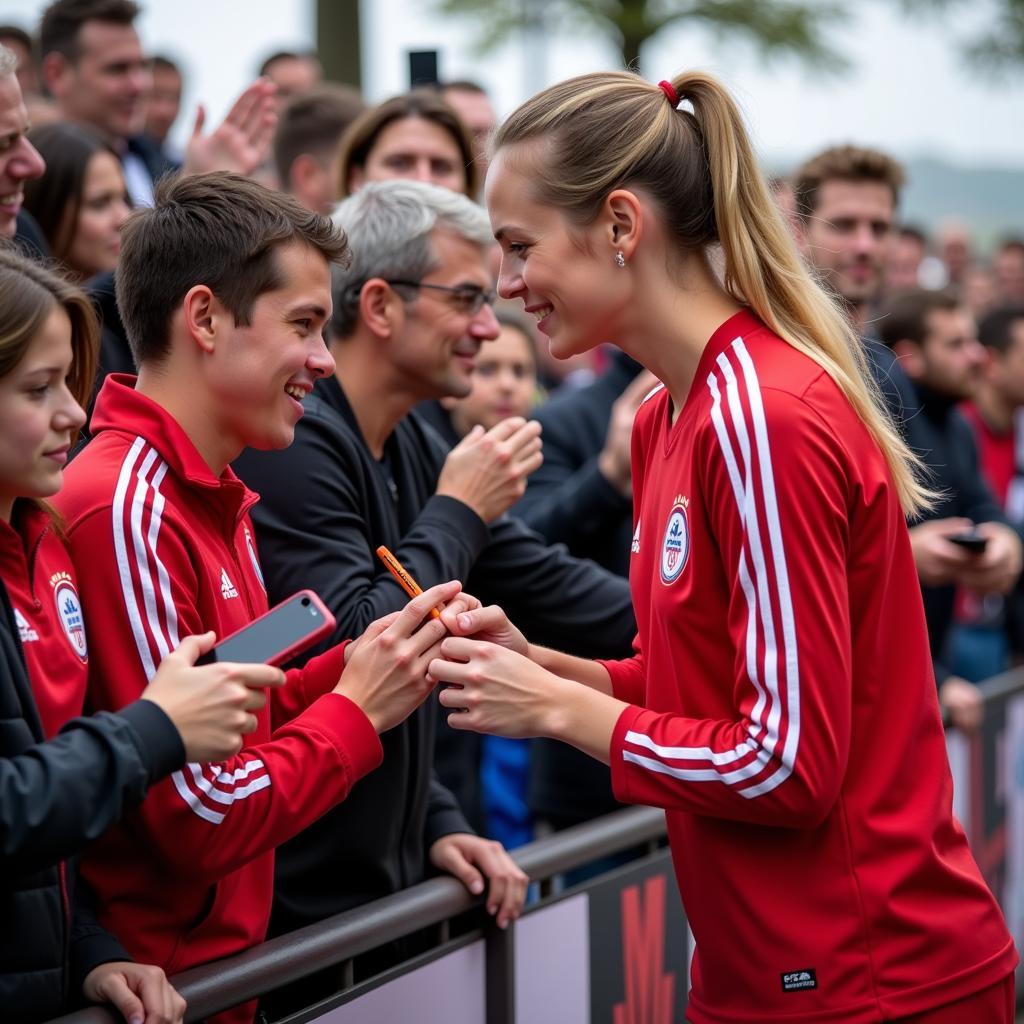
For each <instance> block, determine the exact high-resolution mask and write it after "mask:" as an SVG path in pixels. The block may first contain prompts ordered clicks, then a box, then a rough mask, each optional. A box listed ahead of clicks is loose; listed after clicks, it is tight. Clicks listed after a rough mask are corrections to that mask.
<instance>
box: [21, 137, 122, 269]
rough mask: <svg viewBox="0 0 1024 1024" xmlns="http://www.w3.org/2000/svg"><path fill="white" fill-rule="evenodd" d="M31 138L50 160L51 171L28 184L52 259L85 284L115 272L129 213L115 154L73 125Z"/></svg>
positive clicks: (29, 204) (28, 199) (29, 201)
mask: <svg viewBox="0 0 1024 1024" xmlns="http://www.w3.org/2000/svg"><path fill="white" fill-rule="evenodd" d="M29 140H30V141H31V142H32V144H33V145H34V146H35V147H36V149H37V150H38V151H39V154H40V155H41V156H42V157H43V159H44V160H45V161H46V173H45V174H44V175H43V176H42V177H41V178H36V179H35V180H34V181H31V182H29V183H28V184H27V185H26V187H25V208H26V209H27V210H28V211H29V213H31V214H32V216H33V217H35V219H36V222H37V223H38V224H39V227H40V228H41V229H42V232H43V234H44V235H45V237H46V241H47V244H48V245H49V249H50V253H51V255H52V256H53V257H54V258H56V259H58V260H60V262H61V263H63V264H64V266H65V267H66V268H67V269H68V270H69V271H71V273H72V274H73V275H74V276H75V277H77V278H79V279H81V280H87V279H88V278H90V277H93V276H95V275H96V274H100V273H102V272H104V271H108V270H113V269H114V268H115V267H116V266H117V259H118V256H119V255H120V254H121V225H122V224H123V223H124V222H125V220H127V218H128V213H129V205H128V194H127V192H126V190H125V186H124V175H123V174H122V173H121V163H120V161H119V160H118V159H117V156H116V154H115V153H114V151H113V150H112V149H111V148H110V146H108V145H107V144H106V143H105V142H102V141H101V140H100V139H98V138H97V137H96V136H95V135H93V134H92V133H91V132H89V131H86V129H84V128H80V127H79V126H78V125H73V124H48V125H44V126H43V127H42V128H33V129H32V131H31V132H29Z"/></svg>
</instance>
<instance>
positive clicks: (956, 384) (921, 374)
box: [894, 308, 987, 399]
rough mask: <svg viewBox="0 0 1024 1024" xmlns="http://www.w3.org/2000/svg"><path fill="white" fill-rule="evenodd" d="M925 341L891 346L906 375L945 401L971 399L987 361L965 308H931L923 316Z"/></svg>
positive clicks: (905, 342)
mask: <svg viewBox="0 0 1024 1024" xmlns="http://www.w3.org/2000/svg"><path fill="white" fill-rule="evenodd" d="M925 328H926V333H925V337H924V342H923V343H922V344H921V345H917V344H915V343H913V342H907V341H902V342H898V343H897V345H896V346H894V350H895V351H896V354H897V355H898V356H899V357H900V362H901V364H902V365H903V368H904V369H905V370H906V372H907V375H908V376H909V377H911V378H912V379H913V380H915V381H917V382H918V383H919V384H922V385H923V386H924V387H926V388H928V389H930V390H931V391H934V392H936V393H937V394H940V395H944V396H946V397H947V398H952V399H961V398H970V397H971V396H972V395H973V394H974V393H975V391H976V389H977V387H978V381H979V379H980V377H981V374H982V370H983V368H984V365H985V362H986V360H987V354H986V352H985V349H984V348H983V347H982V345H981V343H980V342H979V341H978V338H977V334H976V332H975V328H974V320H973V319H972V317H971V315H970V314H969V313H968V312H967V310H966V309H963V308H960V309H933V310H931V311H930V312H929V313H928V314H927V315H926V316H925Z"/></svg>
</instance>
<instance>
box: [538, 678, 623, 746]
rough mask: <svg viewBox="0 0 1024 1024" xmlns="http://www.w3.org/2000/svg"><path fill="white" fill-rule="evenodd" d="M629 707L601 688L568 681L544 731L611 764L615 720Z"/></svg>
mask: <svg viewBox="0 0 1024 1024" xmlns="http://www.w3.org/2000/svg"><path fill="white" fill-rule="evenodd" d="M597 667H598V668H600V666H597ZM605 676H606V678H607V673H605ZM627 707H629V705H628V704H626V703H624V702H623V701H621V700H616V699H615V698H614V697H611V696H608V695H607V694H606V693H601V692H599V691H598V690H597V689H594V688H591V687H589V686H586V685H583V686H581V685H578V684H573V683H571V682H568V681H566V682H565V684H564V686H563V687H560V692H559V694H558V697H557V700H556V701H555V703H554V704H553V705H552V707H551V709H550V711H549V713H548V714H547V716H546V722H545V728H544V733H545V735H547V736H548V737H550V738H551V739H555V740H561V741H562V742H563V743H571V744H572V745H573V746H574V747H577V748H578V749H579V750H582V751H583V753H584V754H589V755H590V756H591V757H593V758H596V759H597V760H598V761H600V762H601V763H602V764H608V763H609V762H610V760H611V745H612V733H613V732H614V731H615V723H616V722H618V720H619V716H620V715H621V714H622V712H623V711H625V710H626V708H627Z"/></svg>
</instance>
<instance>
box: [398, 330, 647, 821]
mask: <svg viewBox="0 0 1024 1024" xmlns="http://www.w3.org/2000/svg"><path fill="white" fill-rule="evenodd" d="M641 369H642V367H641V366H640V364H639V363H638V362H636V360H634V359H631V358H630V357H629V356H627V355H626V354H625V353H624V352H620V351H618V350H616V351H615V353H614V354H613V356H612V362H611V365H610V366H609V367H608V369H607V370H605V372H604V373H603V374H602V375H601V376H600V377H598V378H597V380H595V381H594V382H593V383H591V384H587V385H586V386H584V387H581V388H570V389H566V390H563V391H561V392H556V393H555V395H554V396H553V397H552V398H551V399H550V400H549V401H548V402H547V403H546V404H544V405H542V406H540V407H539V408H538V409H535V410H534V412H533V414H532V415H533V418H534V419H536V420H538V421H539V422H540V424H541V427H542V429H543V432H542V434H541V440H542V441H543V443H544V463H543V465H541V467H540V468H539V469H537V470H535V471H534V472H533V473H531V474H530V479H529V481H528V483H527V486H526V494H525V495H523V497H522V498H521V499H520V500H519V501H518V502H517V503H516V504H515V505H513V506H512V509H511V511H510V513H509V514H510V515H512V516H514V517H516V518H517V519H520V520H521V521H522V522H524V523H525V524H526V525H527V526H529V527H530V528H531V529H533V530H536V531H537V533H539V534H540V535H541V536H542V537H543V538H544V539H545V540H546V541H548V543H550V544H564V545H565V546H566V547H567V548H568V549H569V553H570V554H572V555H575V556H576V557H577V558H592V559H593V560H594V561H595V562H597V563H598V565H602V566H604V568H606V569H608V570H609V571H610V572H614V573H616V574H617V575H619V576H628V574H629V555H630V543H631V540H632V530H633V525H632V520H633V502H632V500H631V499H630V498H626V497H623V496H622V495H621V494H619V492H618V491H617V490H615V488H614V487H612V485H611V484H610V483H608V481H607V480H606V479H605V478H604V476H602V474H601V471H600V470H599V469H598V467H597V458H598V456H599V455H600V454H601V449H602V448H603V447H604V441H605V437H606V436H607V433H608V421H609V420H610V418H611V411H612V406H613V405H614V404H615V400H616V399H617V398H618V397H619V395H621V394H622V392H623V391H624V390H625V389H626V387H628V385H629V383H630V381H632V380H633V378H634V377H635V376H636V375H637V374H638V373H639V372H640V370H641ZM417 411H418V412H419V413H420V414H421V415H422V416H423V417H424V418H425V419H426V420H427V421H428V422H429V423H430V425H431V426H432V427H434V428H435V429H436V430H437V431H438V433H439V434H440V435H441V436H442V438H443V439H444V440H445V442H446V443H447V444H448V445H450V446H453V445H456V444H458V442H459V436H458V433H457V432H456V431H455V428H454V427H453V426H452V422H451V417H450V415H449V414H448V412H447V410H445V409H444V407H443V406H442V405H441V403H440V402H423V403H421V404H420V405H419V406H418V407H417ZM460 735H461V734H460ZM445 747H446V745H445V744H444V743H443V742H442V743H441V744H440V745H439V753H440V755H441V757H440V759H439V760H438V764H437V767H438V774H439V775H440V776H441V778H442V780H443V781H444V782H445V784H446V785H450V786H451V788H452V790H453V791H454V792H455V793H456V794H457V795H458V796H459V797H460V799H467V800H468V799H470V794H469V793H468V784H467V783H465V782H463V785H462V786H461V787H457V786H456V785H455V780H456V779H458V778H461V779H463V780H466V779H468V778H470V777H471V776H470V774H469V773H468V772H467V771H466V770H465V769H466V765H465V764H464V763H462V762H461V761H460V760H459V759H457V758H452V759H451V763H447V762H446V760H445V759H444V755H445V753H446V752H447V751H446V749H445ZM529 805H530V810H531V811H532V812H533V813H534V814H535V815H536V816H537V817H538V818H541V819H543V820H544V821H545V822H547V823H549V824H552V825H554V826H555V827H556V828H562V827H564V826H566V825H574V824H577V823H579V822H582V821H586V820H588V819H590V818H594V817H597V816H598V815H601V814H607V813H609V812H610V811H614V810H616V809H617V808H618V807H620V806H621V804H619V802H618V801H617V800H616V799H615V797H614V796H613V795H612V786H611V778H610V774H609V771H608V768H607V767H606V766H605V765H603V764H601V763H600V762H599V761H595V760H594V759H593V758H592V757H587V755H586V754H584V753H582V751H579V750H577V749H576V748H575V747H571V746H569V745H568V744H565V743H559V742H558V741H557V740H548V739H538V740H535V741H534V743H533V749H532V755H531V758H530V791H529ZM463 806H464V807H465V806H467V805H466V804H463Z"/></svg>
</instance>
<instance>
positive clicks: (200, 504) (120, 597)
mask: <svg viewBox="0 0 1024 1024" xmlns="http://www.w3.org/2000/svg"><path fill="white" fill-rule="evenodd" d="M133 384H134V381H133V379H132V378H131V377H124V376H116V375H115V376H112V377H109V378H108V379H107V380H106V382H105V383H104V385H103V388H102V390H101V392H100V395H99V397H98V399H97V402H96V407H95V410H94V412H93V418H92V429H93V432H94V435H95V436H94V437H93V439H92V441H90V443H89V444H88V445H87V446H86V447H85V449H84V450H83V451H82V453H81V454H80V455H79V456H78V457H77V458H76V459H75V460H74V461H73V462H72V463H71V465H70V466H69V467H68V469H67V471H66V473H65V480H64V486H63V488H62V490H61V492H60V495H59V497H58V500H57V502H56V504H57V506H58V508H59V510H60V512H61V513H62V514H63V516H64V517H65V520H66V527H65V529H66V534H67V542H68V546H69V548H70V550H71V554H72V558H73V560H74V563H75V568H76V570H77V577H78V582H79V588H80V591H81V595H82V602H83V604H84V606H85V609H86V614H87V615H88V620H89V639H90V651H89V664H90V675H89V700H90V703H91V705H92V707H93V708H94V709H117V708H120V707H123V706H124V705H125V704H128V703H130V702H131V701H133V700H135V699H137V698H138V696H139V694H140V693H141V692H142V690H143V689H144V688H145V686H146V684H147V682H148V681H149V679H150V678H151V677H152V675H153V674H154V672H155V670H156V666H157V665H158V664H159V663H160V659H161V658H162V657H163V656H164V655H166V654H167V652H168V651H170V650H171V649H173V648H174V647H175V646H176V645H177V644H178V642H179V640H180V639H181V638H183V637H185V636H187V635H189V634H192V633H201V632H203V631H205V630H208V629H213V630H215V631H216V632H217V635H218V636H221V637H223V636H226V635H228V634H229V633H232V632H234V631H235V630H236V629H238V628H239V627H241V626H243V625H245V624H246V623H248V622H250V621H251V620H252V619H254V618H255V617H256V616H257V615H260V614H261V613H262V612H264V611H266V609H267V598H266V593H265V591H264V588H263V581H262V577H261V574H260V567H259V562H258V559H257V555H256V546H255V542H254V540H253V527H252V524H251V522H250V520H249V516H248V510H249V508H250V507H251V506H252V505H253V503H254V502H255V501H256V500H257V497H256V495H255V494H253V493H252V492H251V491H249V490H247V489H246V488H245V486H244V485H243V484H242V483H241V481H239V480H238V478H237V477H236V476H235V475H234V474H233V473H232V472H231V470H230V469H228V470H226V471H225V472H224V474H223V475H222V476H221V477H220V478H218V477H216V476H214V475H213V473H212V472H211V470H210V469H209V467H208V466H207V465H206V463H205V462H204V461H203V459H202V457H201V456H200V455H199V453H198V451H197V450H196V448H195V446H194V445H193V444H192V442H191V441H190V440H189V438H188V436H187V435H186V434H185V432H184V431H183V430H182V429H181V427H180V426H179V425H178V423H177V422H176V421H175V420H174V419H173V418H172V417H171V416H170V415H169V414H168V413H167V412H166V411H165V410H164V409H163V408H162V407H160V406H159V405H157V404H156V403H155V402H153V401H151V400H150V399H148V398H146V397H145V396H143V395H140V394H139V393H138V392H136V391H135V390H134V388H133ZM343 647H344V645H339V646H338V647H335V648H333V649H332V650H330V651H328V652H326V653H325V654H322V655H320V656H319V657H317V658H314V659H312V660H311V661H310V662H309V663H308V664H307V665H306V667H305V668H303V669H301V670H296V671H292V672H289V673H288V682H287V683H286V685H285V686H284V687H283V688H281V689H279V690H274V691H271V698H270V702H269V705H268V708H267V709H264V710H263V711H261V712H258V713H257V719H258V722H259V724H258V727H257V729H256V731H255V732H254V733H253V734H251V736H249V737H248V745H247V746H246V747H245V748H244V749H243V750H242V751H241V752H240V753H239V754H238V755H236V756H235V757H233V758H231V759H230V760H228V761H225V762H223V763H220V764H189V765H187V766H186V767H185V768H184V769H183V770H182V771H178V772H175V773H174V774H173V775H172V776H171V778H169V779H166V780H164V781H163V782H161V783H159V784H158V785H156V786H154V787H153V788H152V789H151V790H150V792H149V795H148V796H147V797H146V799H145V801H144V802H143V804H142V806H141V808H140V809H139V810H137V811H133V812H131V813H129V814H128V815H127V816H126V817H125V819H124V820H123V821H122V822H121V824H119V825H118V826H116V827H115V828H114V829H112V830H111V831H110V832H108V833H107V835H106V836H105V837H104V838H103V839H102V840H101V841H100V842H99V843H97V844H96V845H95V846H94V847H92V848H91V849H90V850H89V851H88V853H87V855H86V857H85V858H84V861H83V872H84V874H85V876H86V877H87V878H88V880H89V882H90V883H91V884H92V885H93V887H94V888H95V889H96V891H97V893H98V896H99V900H100V904H101V920H102V922H103V923H104V925H106V926H107V927H108V928H110V929H111V930H112V931H114V932H115V933H116V934H117V935H118V937H119V938H120V940H121V941H122V942H123V943H124V945H125V946H126V948H127V949H128V950H129V952H130V953H131V954H132V955H133V956H134V957H136V958H137V959H138V960H140V961H143V962H147V963H156V964H159V965H160V966H162V967H163V968H164V969H165V970H166V971H167V972H168V973H169V974H172V973H175V972H177V971H180V970H182V969H184V968H186V967H190V966H193V965H195V964H199V963H203V962H204V961H207V960H212V959H215V958H217V957H223V956H226V955H228V954H231V953H237V952H239V951H241V950H243V949H246V948H247V947H249V946H252V945H254V944H256V943H258V942H261V941H262V940H263V939H264V937H265V935H266V928H267V922H268V919H269V915H270V905H271V896H272V886H273V878H274V852H273V851H274V847H276V846H277V845H278V844H280V843H282V842H284V841H285V840H286V839H289V838H290V837H291V836H294V835H295V834H296V833H297V832H299V831H300V830H301V829H303V828H305V827H306V826H307V825H309V824H310V823H311V822H313V821H314V820H315V819H316V818H318V817H319V816H320V815H321V814H323V813H324V812H325V811H326V810H328V809H329V808H330V807H332V806H333V805H334V804H336V803H337V802H338V801H339V800H342V799H343V798H344V797H345V796H346V794H347V793H348V792H349V790H350V789H351V787H352V785H353V784H354V783H355V782H356V781H357V780H358V779H359V778H360V777H362V776H363V775H365V774H366V773H367V772H369V771H370V770H371V769H373V768H375V767H376V766H377V765H378V764H379V763H380V759H381V746H380V741H379V739H378V737H377V734H376V732H375V731H374V729H373V727H372V726H371V725H370V722H369V720H368V719H367V718H366V716H365V715H364V714H363V712H362V711H361V710H360V709H359V708H358V707H357V706H356V705H355V704H353V703H352V702H351V701H349V700H348V699H347V698H345V697H343V696H340V695H339V694H335V693H331V692H330V691H331V690H332V689H333V687H334V686H335V684H336V683H337V681H338V679H339V677H340V676H341V672H342V668H343V663H344V657H343ZM247 1015H248V1019H249V1020H251V1018H252V1014H251V1012H249V1013H248V1014H247ZM245 1016H246V1015H245V1014H241V1015H236V1017H235V1018H231V1019H245ZM224 1019H229V1018H224Z"/></svg>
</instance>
